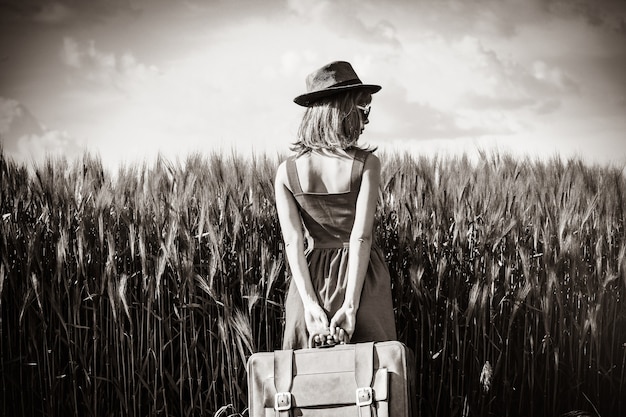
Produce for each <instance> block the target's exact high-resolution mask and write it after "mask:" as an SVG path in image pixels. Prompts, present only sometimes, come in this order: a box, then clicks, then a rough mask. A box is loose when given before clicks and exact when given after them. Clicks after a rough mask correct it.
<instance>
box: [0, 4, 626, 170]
mask: <svg viewBox="0 0 626 417" xmlns="http://www.w3.org/2000/svg"><path fill="white" fill-rule="evenodd" d="M335 60H346V61H349V62H350V63H352V65H353V66H354V68H355V70H356V72H357V73H358V75H359V77H360V78H361V80H363V82H364V83H371V84H379V85H381V86H382V90H381V91H380V92H379V93H377V94H376V95H374V100H373V102H372V111H371V114H370V123H369V124H368V126H367V128H366V130H365V133H364V134H363V136H362V139H361V140H362V141H363V142H364V143H367V144H369V145H372V146H377V147H378V148H379V150H381V151H407V152H411V153H412V154H416V155H427V156H428V155H435V154H438V155H459V154H461V153H466V154H468V155H470V156H472V155H476V154H477V153H478V152H479V151H482V152H498V153H511V154H513V155H514V156H516V157H525V156H530V157H532V158H553V157H555V156H560V157H563V158H568V159H569V158H581V159H583V160H585V161H586V162H589V163H601V164H613V165H617V166H620V167H623V166H626V133H625V132H626V117H625V116H626V71H625V70H626V1H624V0H385V1H380V0H358V1H357V0H337V1H331V0H264V1H260V0H203V1H200V0H167V1H166V0H149V1H148V0H91V1H81V0H59V1H54V0H0V138H1V140H2V148H3V152H4V153H5V155H8V156H10V157H11V158H13V159H15V160H17V161H20V162H26V163H29V164H30V163H38V161H41V160H43V158H45V157H48V156H56V155H63V156H65V157H66V158H68V159H75V158H80V157H81V156H82V155H84V154H85V152H89V153H90V154H92V155H98V156H99V157H100V158H101V159H102V161H103V162H104V164H105V166H107V167H110V168H111V169H115V168H116V167H118V166H120V165H126V166H127V165H130V164H134V163H137V162H148V163H149V162H151V161H153V160H155V158H156V157H157V155H161V156H163V157H165V158H167V159H169V160H172V161H177V160H179V161H184V159H185V158H186V157H187V156H188V155H189V154H192V153H198V152H200V153H203V154H207V155H208V154H210V153H213V152H229V153H232V152H236V153H241V154H251V153H257V154H258V153H265V154H270V155H279V154H285V153H288V152H289V145H290V144H291V143H292V142H293V141H294V140H295V138H296V133H297V129H298V125H299V122H300V118H301V117H302V114H303V108H302V107H300V106H298V105H296V104H294V103H293V98H294V97H296V96H297V95H299V94H302V93H304V92H306V87H305V78H306V76H307V74H309V73H310V72H312V71H313V70H315V69H317V68H319V67H321V66H323V65H324V64H326V63H328V62H331V61H335Z"/></svg>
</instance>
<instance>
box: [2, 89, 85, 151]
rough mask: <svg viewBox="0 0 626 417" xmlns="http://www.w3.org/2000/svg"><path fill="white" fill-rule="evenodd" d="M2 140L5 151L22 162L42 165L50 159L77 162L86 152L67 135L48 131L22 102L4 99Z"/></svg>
mask: <svg viewBox="0 0 626 417" xmlns="http://www.w3.org/2000/svg"><path fill="white" fill-rule="evenodd" d="M0 138H1V139H2V147H3V151H4V152H5V153H6V154H7V155H9V156H11V157H13V158H14V159H16V160H18V161H21V162H25V161H36V162H41V161H43V160H44V159H45V157H47V156H65V157H67V158H68V159H73V158H75V157H78V156H80V155H82V153H83V152H84V149H85V148H84V146H83V145H82V144H81V143H80V142H79V141H78V140H77V139H76V138H74V137H72V136H71V135H70V134H68V133H67V132H63V131H57V130H49V129H47V128H46V127H45V126H43V125H42V124H41V123H40V122H39V121H38V120H37V119H36V118H35V117H34V116H33V115H32V114H31V112H30V111H29V110H28V108H26V107H25V106H24V105H22V104H20V103H19V102H18V101H16V100H13V99H7V98H2V97H0Z"/></svg>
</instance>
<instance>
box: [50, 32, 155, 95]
mask: <svg viewBox="0 0 626 417" xmlns="http://www.w3.org/2000/svg"><path fill="white" fill-rule="evenodd" d="M61 61H62V62H63V64H65V65H66V66H67V67H68V68H70V69H71V70H74V72H72V73H71V74H72V75H73V76H74V77H77V78H79V79H81V80H84V81H87V82H89V83H93V84H99V85H101V86H105V87H115V88H116V89H118V90H119V91H121V92H124V93H130V92H131V91H132V90H133V89H134V88H136V87H137V85H138V84H141V83H143V82H145V81H147V80H150V79H152V78H153V77H155V76H158V75H159V70H158V68H156V67H155V66H153V65H146V64H142V63H140V62H138V61H137V59H136V58H135V56H134V55H133V54H132V53H131V52H129V51H127V52H124V53H122V54H118V55H116V54H115V53H112V52H104V51H101V50H99V49H98V48H96V43H95V41H93V40H91V41H88V42H85V43H82V44H81V43H79V42H78V41H77V40H75V39H74V38H72V37H65V38H64V39H63V46H62V48H61Z"/></svg>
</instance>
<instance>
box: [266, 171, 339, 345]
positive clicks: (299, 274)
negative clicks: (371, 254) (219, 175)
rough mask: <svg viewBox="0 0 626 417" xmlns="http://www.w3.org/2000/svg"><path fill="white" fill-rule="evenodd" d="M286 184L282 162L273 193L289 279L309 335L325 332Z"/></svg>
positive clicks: (299, 223) (297, 216)
mask: <svg viewBox="0 0 626 417" xmlns="http://www.w3.org/2000/svg"><path fill="white" fill-rule="evenodd" d="M287 184H288V180H287V167H286V163H285V162H283V163H282V164H280V166H279V167H278V170H277V172H276V179H275V183H274V190H275V191H274V192H275V196H276V211H277V212H278V220H279V222H280V227H281V230H282V234H283V240H284V242H285V253H286V255H287V261H288V262H289V267H290V269H291V274H292V279H293V280H294V282H295V284H296V287H297V288H298V293H299V294H300V298H301V299H302V304H303V306H304V314H305V321H306V326H307V330H308V332H309V334H323V333H327V332H328V317H327V316H326V313H325V312H324V309H322V307H320V305H319V302H318V298H317V292H316V291H315V288H314V287H313V284H312V282H311V275H310V273H309V267H308V264H307V260H306V258H305V256H304V234H303V233H302V220H301V217H300V212H299V211H298V206H297V205H296V201H295V199H294V197H293V194H291V191H289V188H288V187H287Z"/></svg>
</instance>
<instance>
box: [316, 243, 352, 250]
mask: <svg viewBox="0 0 626 417" xmlns="http://www.w3.org/2000/svg"><path fill="white" fill-rule="evenodd" d="M349 247H350V242H315V241H313V242H311V249H345V248H349Z"/></svg>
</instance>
